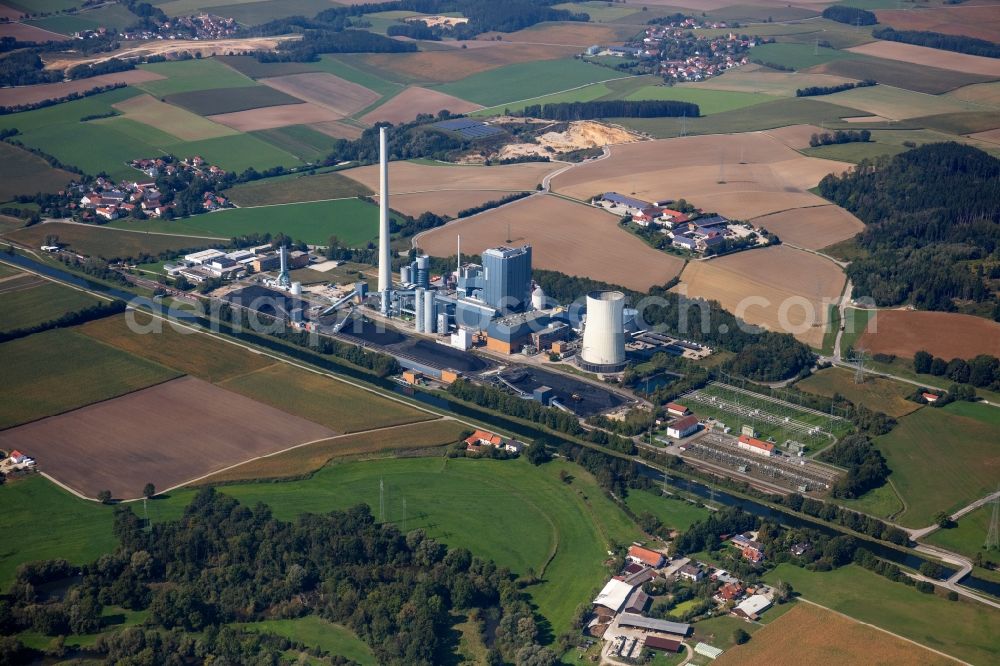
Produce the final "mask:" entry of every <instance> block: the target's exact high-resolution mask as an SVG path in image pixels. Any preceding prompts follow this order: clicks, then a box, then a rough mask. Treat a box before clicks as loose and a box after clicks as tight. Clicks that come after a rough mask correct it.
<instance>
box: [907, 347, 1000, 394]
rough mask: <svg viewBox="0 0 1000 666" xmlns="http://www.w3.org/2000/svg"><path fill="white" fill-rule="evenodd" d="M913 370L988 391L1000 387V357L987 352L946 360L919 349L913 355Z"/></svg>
mask: <svg viewBox="0 0 1000 666" xmlns="http://www.w3.org/2000/svg"><path fill="white" fill-rule="evenodd" d="M913 371H914V372H917V373H919V374H922V375H934V376H935V377H947V378H948V379H950V380H951V381H953V382H955V383H957V384H971V385H972V386H975V387H976V388H984V389H988V390H990V391H996V390H998V389H1000V359H998V358H997V357H996V356H991V355H989V354H979V355H978V356H976V357H975V358H972V359H969V360H968V361H966V360H965V359H962V358H953V359H951V360H950V361H946V360H945V359H943V358H940V357H938V356H934V355H932V354H930V353H929V352H926V351H923V350H920V351H918V352H917V353H916V354H914V355H913Z"/></svg>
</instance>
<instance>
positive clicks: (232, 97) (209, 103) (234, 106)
mask: <svg viewBox="0 0 1000 666" xmlns="http://www.w3.org/2000/svg"><path fill="white" fill-rule="evenodd" d="M166 101H168V102H170V103H171V104H176V105H177V106H180V107H183V108H185V109H187V110H188V111H193V112H194V113H197V114H200V115H203V116H211V115H215V114H217V113H234V112H236V111H247V110H248V109H259V108H263V107H267V106H278V105H280V104H302V103H303V102H302V100H301V99H299V98H298V97H292V96H291V95H289V94H288V93H283V92H281V91H280V90H275V89H274V88H271V87H270V86H244V87H241V88H212V89H209V90H191V91H189V92H182V93H177V94H176V95H169V96H168V97H167V98H166Z"/></svg>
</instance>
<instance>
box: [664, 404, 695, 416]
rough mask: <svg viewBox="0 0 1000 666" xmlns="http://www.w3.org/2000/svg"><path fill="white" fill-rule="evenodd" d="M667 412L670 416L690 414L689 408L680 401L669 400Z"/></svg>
mask: <svg viewBox="0 0 1000 666" xmlns="http://www.w3.org/2000/svg"><path fill="white" fill-rule="evenodd" d="M667 414H669V415H670V416H687V415H688V414H690V412H689V411H688V408H687V407H685V406H684V405H682V404H680V403H679V402H668V403H667Z"/></svg>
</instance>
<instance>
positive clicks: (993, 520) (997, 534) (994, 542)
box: [984, 494, 1000, 550]
mask: <svg viewBox="0 0 1000 666" xmlns="http://www.w3.org/2000/svg"><path fill="white" fill-rule="evenodd" d="M990 504H992V505H993V515H992V516H991V517H990V529H989V531H988V532H987V533H986V543H985V544H984V548H985V549H986V550H1000V494H998V495H997V496H995V497H994V498H993V500H992V501H991V502H990Z"/></svg>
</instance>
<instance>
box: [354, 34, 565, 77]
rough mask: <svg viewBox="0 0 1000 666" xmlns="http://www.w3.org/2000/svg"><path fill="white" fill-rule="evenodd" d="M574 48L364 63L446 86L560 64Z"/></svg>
mask: <svg viewBox="0 0 1000 666" xmlns="http://www.w3.org/2000/svg"><path fill="white" fill-rule="evenodd" d="M578 52H579V49H578V48H576V47H575V46H560V45H545V44H507V43H504V42H494V43H493V44H492V45H491V46H488V47H483V48H469V49H449V50H447V51H419V52H417V53H370V54H366V55H363V56H361V60H362V61H363V62H364V63H365V64H366V65H367V66H368V67H371V68H374V69H375V70H381V71H389V72H395V73H397V74H399V75H400V76H403V77H405V78H407V79H410V80H412V81H421V82H434V83H446V82H448V81H458V80H459V79H464V78H465V77H467V76H471V75H472V74H478V73H479V72H485V71H486V70H489V69H496V68H497V67H503V66H504V65H513V64H515V63H519V62H534V61H536V60H557V59H559V58H566V57H569V56H573V55H576V54H577V53H578Z"/></svg>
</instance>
